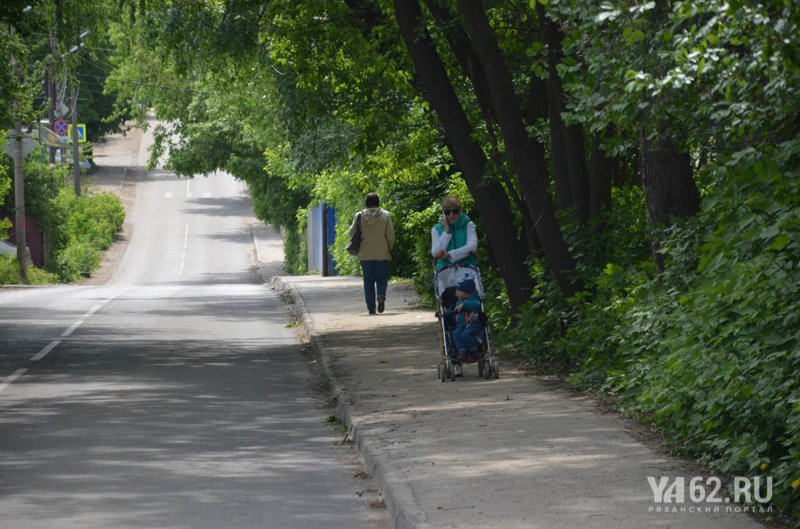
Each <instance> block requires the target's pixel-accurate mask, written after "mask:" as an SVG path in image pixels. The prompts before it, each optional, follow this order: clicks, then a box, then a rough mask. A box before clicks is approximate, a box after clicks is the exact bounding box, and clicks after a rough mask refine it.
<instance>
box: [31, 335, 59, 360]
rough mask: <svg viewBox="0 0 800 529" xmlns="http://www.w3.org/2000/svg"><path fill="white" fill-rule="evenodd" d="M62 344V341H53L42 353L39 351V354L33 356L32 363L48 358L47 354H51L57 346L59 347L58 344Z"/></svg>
mask: <svg viewBox="0 0 800 529" xmlns="http://www.w3.org/2000/svg"><path fill="white" fill-rule="evenodd" d="M60 343H61V340H53V341H52V342H50V343H49V344H47V347H45V348H44V349H42V350H41V351H39V352H38V353H36V354H35V355H33V357H32V358H31V362H38V361H39V360H41V359H42V358H44V357H45V356H47V353H49V352H50V351H52V350H53V349H55V348H56V346H58V344H60Z"/></svg>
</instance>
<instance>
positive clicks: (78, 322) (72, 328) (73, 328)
mask: <svg viewBox="0 0 800 529" xmlns="http://www.w3.org/2000/svg"><path fill="white" fill-rule="evenodd" d="M81 325H83V320H78V321H76V322H75V323H73V324H72V325H71V326H70V328H69V329H67V330H66V331H64V332H62V333H61V336H69V335H70V334H72V333H73V332H75V329H77V328H78V327H80V326H81Z"/></svg>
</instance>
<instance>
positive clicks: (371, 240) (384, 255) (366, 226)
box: [350, 208, 394, 261]
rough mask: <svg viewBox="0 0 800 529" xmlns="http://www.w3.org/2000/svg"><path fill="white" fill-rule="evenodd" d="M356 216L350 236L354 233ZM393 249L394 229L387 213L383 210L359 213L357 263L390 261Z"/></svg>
mask: <svg viewBox="0 0 800 529" xmlns="http://www.w3.org/2000/svg"><path fill="white" fill-rule="evenodd" d="M357 219H358V214H356V217H355V218H354V219H353V223H352V224H351V225H350V235H351V236H352V235H353V233H354V232H355V231H356V220H357ZM392 247H394V227H393V226H392V218H391V217H390V216H389V212H388V211H386V210H384V209H383V208H367V209H364V210H362V211H361V246H360V247H359V249H358V260H359V261H373V260H374V261H390V260H391V259H392V253H391V252H392Z"/></svg>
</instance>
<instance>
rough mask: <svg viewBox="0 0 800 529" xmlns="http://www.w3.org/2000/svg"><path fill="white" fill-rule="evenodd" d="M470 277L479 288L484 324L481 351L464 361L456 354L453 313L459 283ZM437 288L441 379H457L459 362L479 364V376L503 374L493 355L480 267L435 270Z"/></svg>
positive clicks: (489, 376) (497, 376) (481, 320)
mask: <svg viewBox="0 0 800 529" xmlns="http://www.w3.org/2000/svg"><path fill="white" fill-rule="evenodd" d="M465 277H466V278H470V279H472V280H473V281H474V282H475V290H476V292H477V293H478V296H479V297H480V298H481V311H480V313H479V315H478V317H479V319H480V325H481V327H482V329H481V332H480V334H479V336H478V343H479V347H478V351H477V353H476V354H474V355H469V356H467V357H466V358H462V359H461V360H460V361H459V360H456V358H455V357H454V356H453V355H454V354H455V346H454V345H453V336H452V331H453V329H454V328H455V326H456V319H455V315H454V314H451V311H452V309H453V308H454V307H455V305H456V302H457V301H458V299H457V298H456V285H457V284H458V282H459V281H461V280H462V279H464V278H465ZM433 291H434V295H435V296H436V317H437V318H438V320H439V343H440V344H441V349H440V354H439V361H438V362H437V363H436V372H437V375H438V378H439V380H441V381H442V382H446V381H447V380H448V379H449V380H451V381H454V380H455V379H456V372H455V369H454V368H455V365H457V364H459V363H460V364H475V363H477V364H478V376H480V377H484V378H486V379H487V380H488V379H490V378H499V376H500V372H499V369H498V366H497V362H495V361H494V359H493V358H492V349H491V346H490V344H489V328H488V325H487V320H486V314H485V313H484V311H483V296H484V291H483V284H482V283H481V274H480V271H479V270H478V268H477V267H473V266H465V265H457V264H453V265H449V266H446V267H445V268H442V269H441V270H438V271H436V272H435V273H434V276H433Z"/></svg>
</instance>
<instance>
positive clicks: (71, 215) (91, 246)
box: [51, 189, 125, 281]
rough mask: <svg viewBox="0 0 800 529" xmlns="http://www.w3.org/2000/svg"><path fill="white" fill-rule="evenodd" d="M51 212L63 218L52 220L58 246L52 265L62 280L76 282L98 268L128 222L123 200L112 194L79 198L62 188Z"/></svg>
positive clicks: (56, 216)
mask: <svg viewBox="0 0 800 529" xmlns="http://www.w3.org/2000/svg"><path fill="white" fill-rule="evenodd" d="M51 212H52V215H53V216H55V218H58V219H60V222H55V221H53V222H52V225H53V226H54V227H55V235H54V239H55V246H56V249H55V251H54V257H53V261H52V265H51V268H52V269H53V270H54V271H55V272H56V273H57V274H58V276H59V277H60V278H61V280H62V281H75V280H77V279H79V278H80V277H81V276H82V275H88V274H89V273H91V272H92V271H93V270H94V269H96V268H97V267H98V266H99V265H100V260H101V258H102V252H103V251H104V250H106V249H108V247H109V246H111V243H112V242H113V241H114V238H115V237H116V235H117V233H119V231H120V230H121V229H122V224H123V222H124V221H125V210H124V208H123V206H122V202H121V201H120V200H119V198H117V197H116V196H114V195H111V194H108V193H99V194H89V195H85V196H80V197H77V196H75V194H74V193H73V192H72V190H70V189H61V190H60V191H59V193H58V196H57V197H56V199H55V200H54V201H53V207H52V208H51ZM51 218H52V217H51Z"/></svg>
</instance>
